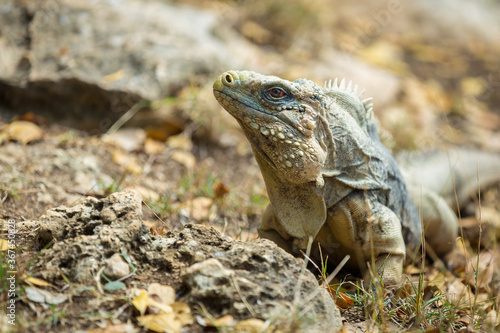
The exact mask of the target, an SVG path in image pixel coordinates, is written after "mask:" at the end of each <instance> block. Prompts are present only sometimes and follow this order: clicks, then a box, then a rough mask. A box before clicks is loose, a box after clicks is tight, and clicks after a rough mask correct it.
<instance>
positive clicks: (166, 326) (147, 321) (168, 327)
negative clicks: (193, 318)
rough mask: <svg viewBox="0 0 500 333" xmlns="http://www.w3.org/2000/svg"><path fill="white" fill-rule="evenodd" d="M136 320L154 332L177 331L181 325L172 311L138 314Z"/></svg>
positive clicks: (167, 332) (171, 332)
mask: <svg viewBox="0 0 500 333" xmlns="http://www.w3.org/2000/svg"><path fill="white" fill-rule="evenodd" d="M137 321H139V323H140V324H141V325H142V326H144V327H146V328H147V329H149V330H151V331H154V332H166V333H178V332H180V329H181V328H182V326H183V325H182V324H181V321H180V320H179V318H177V317H176V315H175V314H174V313H162V314H156V315H146V316H140V317H137Z"/></svg>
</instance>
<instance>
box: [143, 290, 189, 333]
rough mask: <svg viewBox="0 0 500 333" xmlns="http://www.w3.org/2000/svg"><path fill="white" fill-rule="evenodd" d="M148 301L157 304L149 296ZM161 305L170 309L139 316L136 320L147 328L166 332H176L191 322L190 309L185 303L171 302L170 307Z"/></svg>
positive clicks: (150, 303)
mask: <svg viewBox="0 0 500 333" xmlns="http://www.w3.org/2000/svg"><path fill="white" fill-rule="evenodd" d="M148 303H149V305H152V304H156V305H155V306H158V304H159V303H158V302H156V301H154V300H152V299H151V298H149V300H148ZM162 307H168V308H170V309H171V311H169V312H161V313H159V314H152V315H146V316H139V317H137V320H138V321H139V323H141V325H143V326H144V327H146V328H147V329H149V330H152V331H155V332H168V333H178V332H180V329H181V328H182V327H183V326H185V325H189V324H192V323H193V317H192V316H191V309H190V308H189V306H188V305H187V304H186V303H182V302H176V303H173V304H172V307H170V306H168V305H162Z"/></svg>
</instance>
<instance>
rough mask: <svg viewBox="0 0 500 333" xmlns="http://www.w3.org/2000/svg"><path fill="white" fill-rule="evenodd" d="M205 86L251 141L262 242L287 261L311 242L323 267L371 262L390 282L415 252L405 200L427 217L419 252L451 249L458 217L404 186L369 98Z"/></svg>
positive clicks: (274, 83)
mask: <svg viewBox="0 0 500 333" xmlns="http://www.w3.org/2000/svg"><path fill="white" fill-rule="evenodd" d="M213 88H214V94H215V97H216V99H217V100H218V101H219V103H220V104H221V105H222V106H223V107H224V108H225V109H226V110H227V111H228V112H229V113H230V114H231V115H232V116H233V117H234V118H236V120H237V121H238V123H239V124H240V126H241V128H242V129H243V131H244V133H245V135H246V137H247V138H248V140H249V141H250V143H251V146H252V150H253V153H254V156H255V158H256V160H257V162H258V164H259V167H260V169H261V171H262V175H263V178H264V181H265V183H266V187H267V191H268V194H269V199H270V201H271V202H270V204H269V205H268V207H267V209H266V211H265V213H264V216H263V224H262V228H261V230H262V231H261V236H262V237H265V238H269V239H271V240H273V241H275V242H276V243H277V244H278V245H279V246H281V247H282V248H284V249H285V250H287V251H288V252H291V253H297V252H298V251H299V250H304V249H305V248H306V246H307V243H308V240H309V238H310V237H311V238H312V239H314V242H313V248H314V250H313V253H312V257H313V258H315V259H318V260H319V259H320V251H319V248H318V247H317V246H316V244H319V247H320V249H321V256H322V258H323V259H324V258H326V257H327V256H328V262H329V263H331V262H333V263H335V262H340V261H341V260H342V259H343V258H344V257H345V255H347V254H349V255H350V257H351V258H350V260H349V261H348V264H347V265H348V267H350V268H353V269H357V268H361V269H363V268H366V262H370V261H371V259H372V258H376V262H375V264H376V266H377V268H378V269H380V272H382V271H383V278H384V281H385V282H386V283H394V282H397V281H398V280H399V279H400V277H401V274H402V270H403V264H404V262H405V259H411V258H413V257H414V256H415V255H416V254H417V251H418V249H419V246H420V244H421V235H422V223H421V219H420V215H419V213H418V211H417V209H416V208H415V205H414V204H413V201H412V199H411V197H412V196H413V198H414V199H417V200H418V201H417V200H416V201H415V202H418V203H421V204H422V207H423V209H424V211H423V214H422V216H423V218H424V219H426V218H427V221H425V220H424V226H425V229H426V230H430V232H428V233H427V232H426V239H427V246H430V247H431V248H432V249H433V250H434V251H435V252H436V253H437V254H438V255H443V254H445V253H447V252H448V251H450V250H451V249H452V248H453V245H454V242H455V239H456V237H457V218H456V215H455V214H454V212H453V211H452V209H451V208H450V207H449V205H448V204H447V203H446V201H445V200H444V199H443V198H442V197H441V196H440V195H439V192H438V191H436V190H437V189H439V186H440V185H439V184H440V182H442V179H438V180H436V181H435V182H434V181H432V180H431V181H430V183H431V185H432V186H426V185H425V184H424V186H420V185H419V182H418V179H415V180H414V181H412V182H411V183H410V185H409V187H408V188H407V185H406V183H405V181H404V179H403V175H402V173H401V172H400V170H399V168H398V165H397V163H396V161H395V160H394V158H393V156H392V155H391V153H390V152H389V151H388V150H387V149H386V148H385V147H384V146H383V145H382V144H381V142H380V140H379V137H378V133H377V126H376V123H375V119H374V117H373V112H372V107H371V105H370V104H368V103H369V101H370V100H371V99H367V100H362V97H361V96H362V93H361V94H360V95H358V93H357V87H354V88H352V87H351V83H349V84H348V86H347V87H346V86H345V83H344V81H342V82H341V83H340V85H338V84H337V81H335V82H334V83H333V84H332V83H331V82H330V83H329V84H328V85H325V87H323V88H322V87H319V86H317V85H316V84H314V83H313V82H312V81H309V80H305V79H299V80H296V81H293V82H290V81H287V80H283V79H280V78H278V77H274V76H265V75H261V74H258V73H254V72H249V71H228V72H226V73H224V74H222V75H221V76H220V77H219V78H218V79H217V80H216V81H215V83H214V86H213ZM497 163H498V164H497V166H500V158H498V160H497ZM409 164H411V163H409ZM444 167H445V170H446V168H447V170H448V174H449V170H450V168H449V167H448V165H447V164H446V165H445V166H444ZM473 171H474V172H475V171H476V170H475V169H474V170H473ZM489 173H491V172H490V171H489ZM410 174H411V172H410ZM474 174H475V173H474ZM493 178H494V177H493ZM496 178H497V179H499V178H500V173H499V174H498V175H497V177H496ZM471 181H474V180H471ZM428 234H429V235H428Z"/></svg>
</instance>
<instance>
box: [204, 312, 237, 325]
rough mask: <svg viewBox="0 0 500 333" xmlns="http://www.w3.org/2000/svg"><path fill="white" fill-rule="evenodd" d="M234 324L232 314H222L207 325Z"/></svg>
mask: <svg viewBox="0 0 500 333" xmlns="http://www.w3.org/2000/svg"><path fill="white" fill-rule="evenodd" d="M234 324H235V321H234V318H233V316H231V315H225V316H222V317H220V318H217V319H215V320H214V321H212V322H209V323H208V325H209V326H214V327H221V326H225V327H233V326H234Z"/></svg>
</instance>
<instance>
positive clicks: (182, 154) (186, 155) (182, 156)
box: [170, 150, 196, 170]
mask: <svg viewBox="0 0 500 333" xmlns="http://www.w3.org/2000/svg"><path fill="white" fill-rule="evenodd" d="M170 157H171V158H172V159H173V160H174V161H176V162H179V163H180V164H182V165H184V166H185V167H186V168H187V169H188V170H193V168H194V166H195V165H196V158H195V157H194V155H193V154H191V153H190V152H188V151H183V150H174V151H173V152H172V155H171V156H170Z"/></svg>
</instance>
